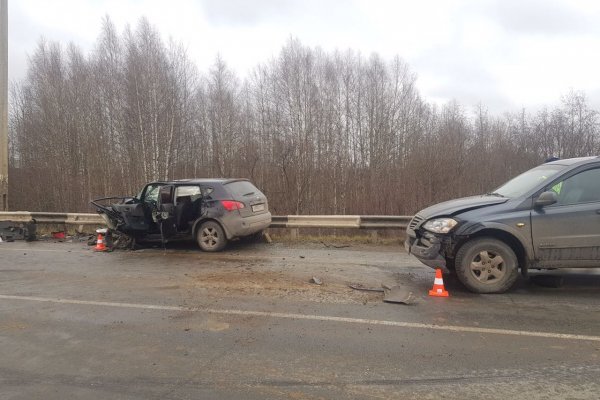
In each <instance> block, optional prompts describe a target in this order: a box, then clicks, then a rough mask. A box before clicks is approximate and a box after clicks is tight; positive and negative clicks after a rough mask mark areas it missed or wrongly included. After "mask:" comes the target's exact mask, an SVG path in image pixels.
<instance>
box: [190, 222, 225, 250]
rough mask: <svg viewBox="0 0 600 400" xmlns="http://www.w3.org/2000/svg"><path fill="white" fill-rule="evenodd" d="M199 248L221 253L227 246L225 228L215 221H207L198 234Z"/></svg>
mask: <svg viewBox="0 0 600 400" xmlns="http://www.w3.org/2000/svg"><path fill="white" fill-rule="evenodd" d="M196 241H197V242H198V246H200V248H201V249H202V250H204V251H221V250H223V249H224V248H225V245H226V244H227V238H226V237H225V232H223V228H221V225H219V224H218V223H217V222H215V221H206V222H204V223H203V224H202V225H200V229H198V232H197V233H196Z"/></svg>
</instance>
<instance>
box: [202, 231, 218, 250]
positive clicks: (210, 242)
mask: <svg viewBox="0 0 600 400" xmlns="http://www.w3.org/2000/svg"><path fill="white" fill-rule="evenodd" d="M219 239H220V238H219V232H217V230H216V229H215V228H213V227H210V226H207V227H206V228H204V229H202V233H201V234H200V241H201V242H202V244H204V246H205V247H208V248H213V247H215V246H216V245H217V244H218V243H219Z"/></svg>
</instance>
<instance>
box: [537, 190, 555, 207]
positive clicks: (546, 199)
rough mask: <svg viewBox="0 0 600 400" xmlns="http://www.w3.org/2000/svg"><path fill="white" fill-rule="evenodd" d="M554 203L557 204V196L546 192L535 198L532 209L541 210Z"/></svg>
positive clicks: (550, 191)
mask: <svg viewBox="0 0 600 400" xmlns="http://www.w3.org/2000/svg"><path fill="white" fill-rule="evenodd" d="M556 202H558V196H557V194H556V192H554V191H552V190H549V191H547V192H543V193H542V194H540V196H539V197H538V198H537V200H536V201H535V202H534V203H533V207H535V208H542V207H546V206H549V205H552V204H554V203H556Z"/></svg>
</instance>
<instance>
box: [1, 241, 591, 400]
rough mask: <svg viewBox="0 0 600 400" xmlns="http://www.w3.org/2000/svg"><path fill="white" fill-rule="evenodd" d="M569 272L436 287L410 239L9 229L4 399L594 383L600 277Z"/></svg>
mask: <svg viewBox="0 0 600 400" xmlns="http://www.w3.org/2000/svg"><path fill="white" fill-rule="evenodd" d="M564 275H565V284H564V286H563V287H561V288H545V287H539V286H536V285H534V284H532V283H531V282H529V281H525V280H521V281H520V282H519V283H518V285H517V286H516V287H515V288H514V290H512V291H511V292H509V293H507V294H504V295H475V294H472V293H469V292H467V291H465V290H464V289H463V288H462V287H461V286H460V285H459V284H458V283H457V282H455V281H454V280H453V279H452V277H448V276H446V277H445V283H446V288H447V289H448V291H449V292H450V297H449V298H432V297H428V296H427V292H428V290H429V289H430V288H431V286H432V284H433V278H434V272H433V270H431V269H429V268H427V267H425V266H421V265H420V264H419V262H418V261H416V260H415V259H413V258H411V257H409V256H407V255H406V254H405V253H403V251H402V250H401V248H400V246H397V247H396V246H364V245H352V246H351V247H347V248H335V247H333V246H330V247H326V246H325V245H323V244H295V245H290V244H277V243H276V244H270V245H269V244H243V243H238V244H234V246H232V247H231V248H230V249H228V251H226V252H224V253H220V254H207V253H202V252H200V251H198V250H196V249H195V248H194V246H193V245H189V246H186V245H178V246H175V247H170V248H168V249H167V251H163V250H162V249H145V250H140V251H135V252H131V251H117V252H113V253H94V252H92V251H91V250H90V248H89V247H88V246H86V245H85V243H78V242H75V243H51V242H34V243H24V242H14V243H1V244H0V355H1V357H0V398H1V399H67V398H78V399H109V398H110V399H203V398H207V399H229V398H233V399H266V398H273V399H321V398H335V399H339V398H361V399H362V398H365V399H389V398H398V399H403V398H409V399H411V398H419V399H440V398H446V399H471V398H473V399H475V398H487V399H496V398H497V399H505V398H509V397H510V398H514V399H521V398H527V399H530V400H533V399H557V398H569V399H598V398H599V397H600V313H599V311H600V290H599V289H600V275H599V274H598V271H568V272H566V273H564ZM313 276H316V277H318V278H320V279H321V280H322V281H323V284H322V285H320V286H319V285H315V284H313V283H310V282H309V280H310V278H311V277H313ZM349 283H361V284H364V285H367V286H380V285H381V284H382V283H384V284H388V285H400V286H401V287H403V288H406V289H410V290H411V291H413V293H414V294H415V296H416V303H415V304H413V305H409V306H407V305H399V304H388V303H383V302H382V295H381V294H380V293H365V292H358V291H354V290H352V289H350V288H348V286H347V285H348V284H349Z"/></svg>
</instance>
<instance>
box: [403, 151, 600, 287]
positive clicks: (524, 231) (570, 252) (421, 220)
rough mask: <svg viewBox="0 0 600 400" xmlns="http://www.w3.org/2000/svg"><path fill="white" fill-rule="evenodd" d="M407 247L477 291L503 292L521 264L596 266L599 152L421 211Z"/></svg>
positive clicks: (598, 258) (599, 250) (523, 269)
mask: <svg viewBox="0 0 600 400" xmlns="http://www.w3.org/2000/svg"><path fill="white" fill-rule="evenodd" d="M405 247H406V249H407V251H408V252H409V253H411V254H413V255H414V256H415V257H417V258H418V259H419V260H420V261H421V262H423V263H424V264H426V265H429V266H431V267H434V268H437V267H446V268H447V269H449V270H455V271H456V275H457V276H458V279H459V280H460V281H461V282H462V283H463V284H464V285H465V286H466V287H467V288H468V289H469V290H471V291H473V292H477V293H501V292H504V291H506V290H508V289H509V288H510V287H511V286H512V285H513V284H514V282H515V281H516V280H517V278H518V275H519V269H520V270H521V272H522V274H523V275H526V274H527V271H528V270H529V269H554V268H597V267H600V157H582V158H571V159H565V160H557V161H553V162H549V163H546V164H542V165H540V166H538V167H536V168H533V169H531V170H529V171H527V172H525V173H523V174H521V175H519V176H517V177H516V178H514V179H512V180H510V181H509V182H507V183H506V184H504V185H502V186H501V187H499V188H498V189H496V190H495V191H494V192H492V193H488V194H485V195H481V196H473V197H466V198H462V199H456V200H450V201H446V202H444V203H440V204H436V205H434V206H431V207H428V208H426V209H424V210H422V211H419V212H418V213H417V214H416V215H415V217H414V218H413V219H412V220H411V222H410V223H409V226H408V229H407V239H406V242H405Z"/></svg>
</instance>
